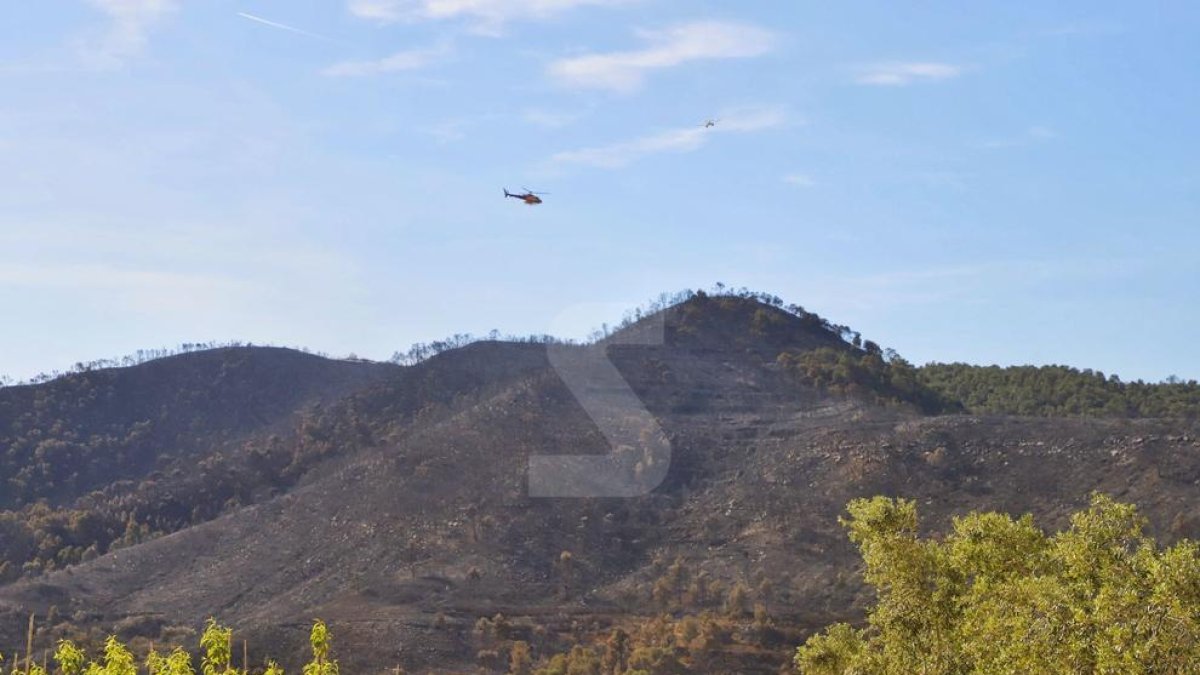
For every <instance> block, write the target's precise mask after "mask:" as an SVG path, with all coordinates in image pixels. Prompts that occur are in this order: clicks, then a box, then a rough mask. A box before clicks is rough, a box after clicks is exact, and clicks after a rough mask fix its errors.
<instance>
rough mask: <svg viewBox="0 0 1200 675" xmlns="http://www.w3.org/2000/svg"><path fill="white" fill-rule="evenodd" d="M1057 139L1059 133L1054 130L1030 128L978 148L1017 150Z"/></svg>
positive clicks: (993, 140)
mask: <svg viewBox="0 0 1200 675" xmlns="http://www.w3.org/2000/svg"><path fill="white" fill-rule="evenodd" d="M1058 137H1059V133H1058V132H1057V131H1055V130H1054V129H1051V128H1050V127H1046V126H1040V125H1038V126H1032V127H1029V128H1028V129H1026V130H1025V133H1023V134H1021V135H1019V136H1014V137H1011V138H994V139H991V140H987V141H983V142H982V143H979V147H981V148H986V149H988V150H998V149H1002V148H1018V147H1023V146H1027V145H1034V144H1037V143H1047V142H1050V141H1053V140H1055V139H1057V138H1058Z"/></svg>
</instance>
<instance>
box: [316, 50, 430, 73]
mask: <svg viewBox="0 0 1200 675" xmlns="http://www.w3.org/2000/svg"><path fill="white" fill-rule="evenodd" d="M449 52H450V47H449V46H448V45H439V46H437V47H429V48H425V49H408V50H404V51H399V52H396V53H395V54H392V55H391V56H385V57H384V58H382V59H376V60H369V61H342V62H341V63H335V64H333V65H332V66H329V67H327V68H325V69H323V70H322V71H321V74H322V75H325V76H327V77H368V76H371V75H386V74H388V73H399V72H403V71H409V70H420V69H421V68H424V67H426V66H428V65H430V64H432V63H435V62H436V61H438V60H439V59H440V58H442V57H443V56H445V55H446V54H448V53H449Z"/></svg>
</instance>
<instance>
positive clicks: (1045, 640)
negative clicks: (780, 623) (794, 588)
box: [795, 495, 1200, 675]
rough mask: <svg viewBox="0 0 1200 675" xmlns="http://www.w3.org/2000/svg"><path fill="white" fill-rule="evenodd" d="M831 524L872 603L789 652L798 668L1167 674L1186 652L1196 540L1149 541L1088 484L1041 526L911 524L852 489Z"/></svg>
mask: <svg viewBox="0 0 1200 675" xmlns="http://www.w3.org/2000/svg"><path fill="white" fill-rule="evenodd" d="M848 510H849V514H850V515H849V518H847V519H845V520H844V521H843V525H844V526H845V527H846V528H847V530H848V531H849V535H850V539H851V540H852V541H853V542H854V543H855V544H856V545H857V546H858V548H859V551H860V552H861V554H862V557H863V562H864V564H865V572H864V577H865V580H866V581H867V582H868V583H869V584H871V585H872V586H874V587H875V588H876V591H877V594H878V602H877V604H876V605H875V607H874V608H872V609H871V611H870V613H869V614H868V618H867V626H866V627H865V628H864V629H855V628H852V627H850V626H848V625H845V624H835V625H834V626H831V627H830V628H828V629H827V630H826V631H825V632H824V633H822V634H820V635H816V636H814V637H812V638H810V639H809V640H808V641H807V642H806V643H805V644H804V645H803V646H802V647H800V649H799V650H797V653H796V658H795V662H796V666H797V668H798V669H799V670H800V672H802V673H806V674H811V675H835V674H849V673H856V674H874V673H880V674H884V673H925V674H928V675H942V674H945V675H951V674H958V673H964V674H965V673H1013V674H1017V673H1151V672H1154V673H1179V672H1188V670H1187V669H1188V667H1189V664H1190V665H1191V666H1194V665H1195V664H1196V663H1200V547H1198V546H1197V545H1196V544H1194V543H1192V542H1189V541H1183V542H1181V543H1179V544H1176V545H1175V546H1173V547H1170V548H1166V549H1160V548H1159V547H1157V546H1156V545H1155V543H1154V541H1153V540H1152V539H1150V538H1149V537H1147V536H1145V535H1144V534H1143V532H1142V527H1143V521H1142V519H1141V517H1140V516H1138V514H1137V511H1136V509H1135V508H1134V507H1132V506H1130V505H1127V504H1119V503H1117V502H1114V501H1113V500H1112V499H1110V498H1108V497H1106V496H1103V495H1096V496H1094V497H1093V498H1092V502H1091V505H1090V506H1089V508H1088V509H1086V510H1084V511H1081V512H1079V513H1076V514H1075V515H1074V516H1073V517H1072V518H1071V526H1070V527H1069V528H1068V529H1067V530H1064V531H1063V532H1060V533H1058V534H1056V535H1054V536H1047V535H1045V534H1044V533H1043V532H1042V531H1041V530H1039V529H1038V528H1037V527H1036V526H1035V525H1034V523H1033V520H1032V518H1031V517H1029V516H1025V517H1023V518H1020V519H1014V518H1012V517H1010V516H1007V515H1003V514H998V513H972V514H970V515H968V516H965V517H962V518H957V519H955V521H954V526H953V531H952V532H951V533H950V534H949V535H948V536H946V537H945V538H944V539H943V540H941V541H938V540H933V539H921V538H920V537H919V536H918V535H917V514H916V506H915V504H914V502H911V501H907V500H903V499H888V498H884V497H876V498H874V499H862V500H855V501H853V502H851V503H850V505H849V507H848Z"/></svg>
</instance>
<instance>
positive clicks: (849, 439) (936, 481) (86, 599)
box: [0, 298, 1200, 672]
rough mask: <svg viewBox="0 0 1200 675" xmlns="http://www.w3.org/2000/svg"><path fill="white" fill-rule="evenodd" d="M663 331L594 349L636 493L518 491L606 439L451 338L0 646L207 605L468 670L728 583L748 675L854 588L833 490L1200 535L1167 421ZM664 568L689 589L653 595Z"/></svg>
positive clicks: (537, 366) (933, 508) (363, 652)
mask: <svg viewBox="0 0 1200 675" xmlns="http://www.w3.org/2000/svg"><path fill="white" fill-rule="evenodd" d="M657 319H658V317H652V318H651V319H649V321H655V320H657ZM662 319H663V320H664V325H665V331H664V333H663V335H665V340H664V343H663V344H629V343H630V342H638V341H639V340H629V339H624V337H627V336H620V335H619V336H616V337H615V338H613V339H610V340H609V341H608V342H607V343H606V344H604V345H602V348H603V349H605V350H606V352H607V354H608V356H609V358H611V359H612V361H613V362H614V363H615V364H616V366H617V368H618V369H619V370H620V371H621V373H622V374H623V375H624V377H625V379H626V380H627V381H628V382H629V384H630V386H631V387H632V388H633V390H634V391H635V392H636V393H637V395H638V397H639V398H640V399H641V400H642V401H643V402H644V403H645V405H646V406H647V408H648V409H649V410H650V411H651V412H652V413H653V415H654V416H655V418H656V419H657V420H658V423H659V424H660V425H661V427H662V430H663V432H664V433H665V434H666V436H667V438H668V439H669V440H670V443H671V461H670V468H669V471H668V473H667V476H666V479H665V480H664V481H663V483H662V484H661V485H660V486H658V487H657V489H655V490H654V491H653V492H651V493H650V494H648V495H645V496H642V497H636V498H630V499H602V498H592V499H530V498H529V497H528V496H527V493H526V482H525V481H526V468H527V465H528V460H529V457H531V456H532V455H542V454H563V453H569V454H588V453H591V454H603V453H606V452H608V451H609V448H608V446H607V443H606V442H605V440H604V438H603V436H602V435H601V434H600V432H599V431H598V430H597V428H596V425H595V424H594V423H593V421H592V418H591V417H590V416H589V415H587V414H585V412H584V410H583V408H582V407H581V406H580V404H579V403H578V401H577V400H576V398H575V396H574V394H572V392H571V391H569V390H568V389H567V387H566V386H565V385H564V383H563V381H562V378H561V377H560V375H559V373H557V372H556V371H555V370H554V369H553V368H552V367H551V366H550V362H549V361H548V360H547V358H546V355H545V350H544V348H540V347H538V346H532V345H513V344H498V343H485V344H480V345H474V346H472V347H469V348H466V349H463V350H457V351H454V352H450V353H446V354H443V355H441V356H439V357H436V358H435V359H433V360H431V361H430V362H427V363H426V364H422V366H419V367H417V368H414V369H406V370H405V371H402V374H400V375H397V376H395V377H392V378H389V379H387V380H385V381H382V382H379V383H377V384H375V385H373V386H371V387H369V388H367V389H365V390H363V391H360V392H358V393H356V394H355V395H353V396H350V397H348V398H346V399H345V400H343V401H341V402H339V403H337V404H336V405H333V406H328V407H326V408H325V409H324V410H323V412H322V418H321V420H322V421H321V422H320V423H319V424H316V425H315V427H313V428H315V429H316V436H315V437H313V438H316V439H318V440H316V441H313V442H318V441H319V443H320V446H319V447H322V448H326V449H327V450H328V452H329V453H330V454H328V455H325V456H324V457H325V459H323V460H322V461H319V462H315V463H312V464H309V465H306V466H307V468H305V469H304V470H303V471H302V473H301V474H300V475H299V476H298V477H297V479H296V480H295V481H293V482H291V483H288V484H286V485H283V486H282V487H281V488H280V490H279V492H278V493H277V494H275V495H273V496H267V497H265V498H264V499H263V500H260V501H258V502H256V503H252V504H248V505H245V506H241V507H237V508H234V509H231V510H230V511H228V512H227V513H225V515H223V516H221V517H219V518H217V519H215V520H211V521H209V522H205V523H202V524H199V525H196V526H193V527H188V528H186V529H183V530H181V531H179V532H176V533H174V534H171V535H170V536H165V537H161V538H158V539H155V540H153V541H149V542H145V543H142V544H139V545H135V546H131V547H129V548H125V549H122V550H119V551H115V552H112V553H109V554H107V555H104V556H101V557H99V558H97V559H96V560H93V561H90V562H87V563H84V564H81V565H78V566H75V567H72V568H70V569H68V570H66V571H62V572H56V573H54V574H51V575H48V576H45V577H43V578H40V579H37V580H32V581H26V582H22V583H19V584H14V585H11V586H9V587H7V588H5V589H3V590H0V604H3V605H4V606H6V607H7V610H6V611H7V612H8V614H7V618H5V619H4V620H2V621H0V630H2V632H0V647H3V646H6V645H15V644H17V642H16V641H18V640H19V639H20V638H19V635H20V630H21V627H22V626H23V620H24V613H25V612H28V611H30V610H36V611H38V612H40V613H43V614H44V613H45V612H47V611H48V610H49V609H50V607H51V606H55V607H56V608H57V609H56V614H57V616H58V617H60V618H59V619H58V624H57V626H56V627H55V629H54V631H55V633H54V634H69V633H71V632H72V631H87V630H89V629H95V628H96V627H100V626H103V627H109V626H113V625H121V626H123V627H124V628H125V629H126V630H127V632H128V634H129V635H143V636H145V637H147V638H151V639H157V640H161V639H166V638H169V637H171V636H173V635H174V636H178V635H180V634H181V631H186V630H189V629H194V628H195V627H196V626H198V625H199V623H200V622H201V621H202V620H203V619H204V618H205V617H206V616H208V615H217V616H220V617H222V618H223V619H224V620H226V621H228V622H230V623H231V624H232V625H234V627H235V628H236V629H238V630H239V631H240V632H243V633H244V634H248V635H250V636H251V643H252V644H269V645H271V647H272V649H271V650H272V651H273V652H275V653H278V654H281V655H286V654H297V653H299V651H300V650H299V645H300V643H301V642H302V641H303V638H304V630H303V625H304V623H305V621H306V620H307V619H309V618H311V617H312V616H322V617H324V618H326V619H327V620H328V621H330V623H331V624H332V625H333V627H334V630H335V631H336V632H337V634H338V636H339V644H340V645H341V647H342V649H341V651H340V653H339V654H340V657H341V658H342V660H343V663H344V664H345V665H346V666H347V667H348V668H350V669H351V670H353V671H355V672H358V671H364V672H365V671H366V670H367V669H368V668H369V667H370V668H376V669H377V668H379V667H381V665H386V664H394V663H404V664H405V665H406V666H407V667H409V668H410V669H413V670H417V671H418V672H420V671H422V670H424V669H428V668H434V667H436V668H438V670H439V672H445V671H446V670H450V669H454V668H457V669H459V670H461V671H473V669H474V668H473V667H472V665H471V664H472V662H473V660H474V655H475V652H476V651H477V650H478V649H480V647H481V645H480V643H479V638H478V637H477V636H476V635H475V634H474V632H473V630H472V628H473V626H474V624H475V622H476V620H477V619H478V618H480V617H483V616H493V615H495V614H496V613H503V614H505V615H506V616H507V617H509V619H510V621H513V622H514V627H513V628H512V631H513V634H514V635H518V636H520V638H521V639H528V640H531V641H532V642H534V644H535V648H536V649H537V650H539V651H540V652H543V653H544V652H545V651H546V650H551V649H554V648H556V647H560V646H561V645H562V644H563V642H564V641H565V640H566V639H568V638H569V637H577V636H578V635H579V634H580V633H581V632H582V633H588V632H597V631H600V630H602V629H603V628H604V627H606V626H609V625H612V624H614V623H619V622H622V621H625V620H628V618H629V617H636V616H649V615H653V614H656V613H658V612H661V611H664V610H665V611H678V610H680V609H686V610H688V611H699V610H703V609H713V608H718V607H720V606H721V605H722V604H725V603H726V602H727V601H728V599H729V594H728V593H727V592H728V591H729V590H730V589H732V588H734V587H735V586H738V585H744V586H745V587H747V588H749V589H750V593H751V595H752V596H753V597H752V600H753V601H757V602H761V603H762V604H763V605H764V606H765V608H766V609H767V610H768V611H769V613H770V614H771V615H772V616H773V617H775V621H776V623H777V625H778V626H780V630H781V631H782V637H780V638H779V641H778V644H777V645H776V647H775V648H774V651H769V650H768V651H766V652H765V653H764V654H755V655H746V654H743V655H741V657H744V658H745V659H746V660H745V661H742V662H738V663H740V665H738V666H736V667H732V666H731V668H733V669H735V670H738V671H740V672H772V671H773V670H774V669H776V668H777V667H778V666H779V665H780V664H781V663H783V661H784V660H785V659H786V658H787V651H788V646H789V645H792V644H794V643H795V642H796V641H797V640H798V639H799V635H800V633H801V632H802V631H803V630H805V629H808V628H812V627H816V626H818V625H821V624H824V623H825V622H827V621H828V620H830V619H831V618H838V617H841V618H854V616H855V614H854V613H855V611H856V610H855V609H854V608H855V607H856V606H861V602H862V601H863V600H864V598H863V597H862V596H861V586H860V584H859V583H858V582H857V580H856V578H855V576H854V569H855V564H856V563H855V558H854V556H853V552H852V550H851V549H850V547H849V546H848V545H847V544H846V542H845V538H844V536H843V535H842V533H841V531H840V529H839V527H838V525H837V516H838V514H839V513H841V512H842V509H843V508H844V505H845V503H846V501H847V500H849V499H851V498H854V497H859V496H868V495H873V494H888V495H902V496H907V497H913V498H917V499H920V500H921V502H922V504H923V513H924V514H925V518H926V521H925V522H926V523H927V525H928V526H929V527H931V528H932V529H935V530H936V529H942V528H944V527H945V526H946V525H948V519H949V517H950V516H951V515H953V514H956V513H961V512H964V511H966V510H968V509H977V508H1000V509H1005V510H1012V511H1018V512H1022V511H1032V512H1034V513H1035V514H1038V515H1039V517H1040V518H1048V519H1049V522H1052V523H1053V522H1056V519H1058V520H1061V517H1062V515H1063V514H1065V513H1066V512H1067V511H1068V510H1069V509H1071V508H1075V507H1078V506H1080V505H1082V504H1083V503H1084V501H1085V500H1086V498H1087V495H1088V493H1089V492H1091V491H1093V490H1103V491H1105V492H1109V493H1111V494H1114V495H1116V496H1118V497H1119V498H1121V499H1125V500H1128V501H1132V502H1135V503H1137V504H1139V506H1141V507H1142V508H1143V509H1144V511H1145V512H1146V514H1147V515H1148V516H1149V517H1150V519H1151V522H1152V525H1153V527H1154V528H1156V530H1157V531H1158V532H1159V533H1165V534H1167V535H1168V537H1171V536H1182V535H1189V534H1193V532H1192V530H1193V529H1195V527H1196V523H1197V522H1200V513H1198V512H1196V511H1195V509H1194V507H1193V506H1192V504H1193V503H1194V502H1195V497H1196V496H1197V487H1196V485H1197V481H1200V441H1198V440H1197V438H1198V437H1200V434H1197V431H1196V430H1195V429H1190V428H1185V427H1184V426H1183V425H1182V424H1179V423H1170V422H1154V421H1096V420H1072V421H1061V420H1046V419H1027V418H1009V417H992V418H980V417H967V416H947V417H932V416H923V415H921V414H919V413H918V412H917V411H916V409H915V408H913V407H911V406H906V405H903V404H899V405H895V406H891V407H882V406H878V405H873V404H867V403H864V402H862V401H861V400H860V399H856V398H853V397H843V396H835V395H831V394H829V393H828V392H827V391H825V390H823V389H819V388H815V387H811V386H808V385H807V384H805V383H804V381H803V379H801V378H797V377H796V376H795V375H794V373H792V372H790V371H789V369H788V368H786V367H784V366H782V365H780V361H779V355H780V354H782V353H785V352H791V353H795V352H803V351H804V350H812V349H819V348H827V349H834V350H842V351H846V352H847V353H851V352H852V353H855V354H858V353H860V352H859V351H855V349H856V348H854V347H852V346H851V345H848V344H846V343H844V342H842V341H841V340H840V339H838V338H837V336H836V335H834V334H833V333H831V332H830V331H829V330H827V329H826V328H825V327H823V326H821V325H820V324H813V323H811V322H809V323H806V322H805V321H804V320H803V319H801V318H798V317H795V316H792V315H789V314H787V313H785V312H780V311H779V310H777V309H776V308H773V307H767V306H763V305H760V304H758V303H754V302H749V301H744V300H725V299H709V298H705V299H700V300H698V301H692V302H689V303H685V304H684V305H682V306H680V307H676V308H673V309H671V310H669V311H668V312H667V313H666V314H665V315H664V316H663V317H662ZM632 330H647V327H646V325H645V324H641V325H635V326H634V327H633V328H632ZM574 349H584V348H574ZM308 433H309V432H302V434H301V436H303V435H304V434H308ZM310 436H311V434H310ZM266 442H267V441H264V443H266ZM281 442H283V443H287V442H288V441H281ZM314 447H317V446H314ZM564 551H570V552H571V555H570V556H568V557H564V556H563V555H562V553H563V552H564ZM676 557H680V558H682V559H683V561H684V566H685V567H686V569H687V572H686V575H687V577H688V578H690V579H693V580H694V579H698V578H701V577H703V578H706V579H708V580H709V585H708V586H707V588H708V589H709V591H708V592H706V593H703V594H698V595H697V594H693V593H690V592H688V593H684V592H682V591H679V590H678V589H675V588H669V589H668V590H669V591H670V593H668V594H667V596H665V597H664V596H663V594H661V593H658V592H657V591H656V588H657V587H658V586H661V584H660V582H661V581H662V580H663V579H664V578H665V577H667V576H668V571H667V570H666V566H667V563H669V561H671V560H674V559H675V558H676ZM764 582H766V583H764ZM718 588H721V589H724V591H725V593H723V592H720V591H718V590H716V589H718ZM47 637H49V636H47ZM741 657H739V656H738V655H737V654H731V655H729V658H731V659H735V658H741Z"/></svg>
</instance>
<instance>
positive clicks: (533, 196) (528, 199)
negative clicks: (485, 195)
mask: <svg viewBox="0 0 1200 675" xmlns="http://www.w3.org/2000/svg"><path fill="white" fill-rule="evenodd" d="M544 194H548V193H546V192H534V191H532V190H530V189H529V188H525V193H524V194H513V193H511V192H509V191H508V188H505V189H504V196H505V197H512V198H513V199H520V200H521V201H523V202H525V203H526V204H528V205H529V206H534V205H536V204H541V203H542V198H541V197H539V196H538V195H544Z"/></svg>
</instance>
